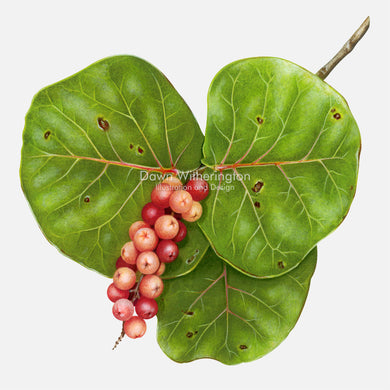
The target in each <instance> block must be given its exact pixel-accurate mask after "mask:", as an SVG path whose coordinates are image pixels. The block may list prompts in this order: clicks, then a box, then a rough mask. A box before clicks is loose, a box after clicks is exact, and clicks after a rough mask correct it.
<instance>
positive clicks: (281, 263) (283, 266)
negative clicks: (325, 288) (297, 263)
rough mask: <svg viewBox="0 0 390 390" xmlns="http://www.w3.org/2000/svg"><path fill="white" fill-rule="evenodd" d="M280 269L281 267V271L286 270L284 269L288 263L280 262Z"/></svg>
mask: <svg viewBox="0 0 390 390" xmlns="http://www.w3.org/2000/svg"><path fill="white" fill-rule="evenodd" d="M278 267H279V268H280V269H284V268H285V267H286V263H285V262H284V261H279V262H278Z"/></svg>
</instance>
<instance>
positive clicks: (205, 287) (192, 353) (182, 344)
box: [157, 248, 317, 364]
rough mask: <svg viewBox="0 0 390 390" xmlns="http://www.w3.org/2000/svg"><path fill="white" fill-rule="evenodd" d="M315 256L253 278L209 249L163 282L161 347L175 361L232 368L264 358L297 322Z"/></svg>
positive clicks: (160, 307) (314, 254)
mask: <svg viewBox="0 0 390 390" xmlns="http://www.w3.org/2000/svg"><path fill="white" fill-rule="evenodd" d="M316 258H317V251H316V248H315V249H313V250H312V251H311V252H310V254H309V255H308V256H307V258H306V259H304V260H303V261H302V262H301V264H300V265H299V266H298V267H297V268H295V269H294V270H291V271H290V272H289V273H287V274H285V275H283V276H280V277H278V278H272V279H256V278H251V277H249V276H246V275H244V274H242V273H241V272H238V271H236V270H235V269H234V268H232V267H230V266H229V265H227V264H226V263H225V262H224V261H222V260H221V259H220V258H218V257H217V256H216V254H215V253H214V252H213V250H212V249H210V250H209V251H208V252H207V254H206V256H205V257H204V258H203V260H202V261H201V263H200V264H199V265H198V267H197V268H196V269H195V270H194V271H193V272H191V274H189V275H187V276H183V277H180V278H176V279H172V280H167V281H165V282H164V284H165V286H164V292H163V294H162V296H161V297H160V298H159V299H158V305H159V312H158V331H157V339H158V342H159V344H160V347H161V348H162V350H163V351H164V352H165V353H166V354H167V355H168V356H169V357H170V358H171V359H173V360H175V361H177V362H189V361H192V360H195V359H201V358H212V359H216V360H219V361H220V362H222V363H225V364H237V363H242V362H248V361H252V360H255V359H258V358H260V357H261V356H264V355H265V354H267V353H268V352H270V351H271V350H273V349H274V348H275V347H277V346H278V345H279V344H280V343H281V342H282V341H283V340H284V339H285V338H286V337H287V335H288V334H289V333H290V331H291V329H292V328H293V327H294V325H295V323H296V322H297V320H298V318H299V315H300V313H301V311H302V308H303V305H304V303H305V300H306V296H307V293H308V290H309V285H310V279H311V277H312V275H313V273H314V269H315V266H316Z"/></svg>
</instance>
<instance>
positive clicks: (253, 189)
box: [252, 180, 264, 194]
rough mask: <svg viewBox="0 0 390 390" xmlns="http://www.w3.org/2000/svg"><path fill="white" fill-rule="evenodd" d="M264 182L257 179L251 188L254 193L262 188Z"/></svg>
mask: <svg viewBox="0 0 390 390" xmlns="http://www.w3.org/2000/svg"><path fill="white" fill-rule="evenodd" d="M263 186H264V182H262V181H261V180H259V181H258V182H257V183H256V184H255V185H254V186H253V188H252V191H253V192H255V193H256V194H257V193H258V192H260V190H261V189H262V188H263Z"/></svg>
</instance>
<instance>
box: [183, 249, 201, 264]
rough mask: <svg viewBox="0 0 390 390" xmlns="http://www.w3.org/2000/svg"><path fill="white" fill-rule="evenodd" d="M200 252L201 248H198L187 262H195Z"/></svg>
mask: <svg viewBox="0 0 390 390" xmlns="http://www.w3.org/2000/svg"><path fill="white" fill-rule="evenodd" d="M198 254H199V249H197V250H196V251H195V252H194V254H193V255H192V256H191V257H189V258H188V259H187V260H186V264H191V263H193V262H194V260H195V259H196V256H198Z"/></svg>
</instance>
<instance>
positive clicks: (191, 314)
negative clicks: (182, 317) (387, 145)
mask: <svg viewBox="0 0 390 390" xmlns="http://www.w3.org/2000/svg"><path fill="white" fill-rule="evenodd" d="M184 314H187V315H188V316H193V315H194V312H193V311H185V312H184Z"/></svg>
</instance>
